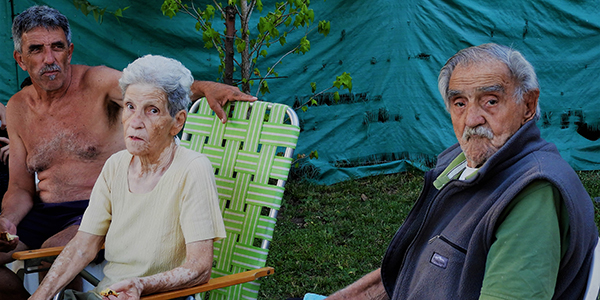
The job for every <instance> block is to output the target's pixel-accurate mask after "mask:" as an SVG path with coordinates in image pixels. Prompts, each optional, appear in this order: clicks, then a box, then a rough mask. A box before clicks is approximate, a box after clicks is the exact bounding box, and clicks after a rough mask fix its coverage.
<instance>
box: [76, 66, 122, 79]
mask: <svg viewBox="0 0 600 300" xmlns="http://www.w3.org/2000/svg"><path fill="white" fill-rule="evenodd" d="M71 67H72V68H73V75H75V76H79V77H82V78H84V79H93V80H97V79H99V78H98V77H96V76H106V75H109V76H113V77H114V76H120V75H121V71H118V70H115V69H113V68H110V67H107V66H88V65H71Z"/></svg>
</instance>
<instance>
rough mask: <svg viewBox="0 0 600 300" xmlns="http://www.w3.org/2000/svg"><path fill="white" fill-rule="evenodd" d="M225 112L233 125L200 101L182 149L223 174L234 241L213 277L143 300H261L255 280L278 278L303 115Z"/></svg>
mask: <svg viewBox="0 0 600 300" xmlns="http://www.w3.org/2000/svg"><path fill="white" fill-rule="evenodd" d="M225 111H226V112H227V113H228V119H229V121H228V122H227V123H226V124H222V123H221V121H220V120H219V118H217V117H216V115H214V113H213V112H212V110H211V109H210V107H209V105H208V103H207V102H206V101H205V100H203V99H201V100H198V101H196V102H195V103H194V105H193V106H192V108H191V109H190V113H189V114H188V118H187V120H186V124H185V127H184V130H183V132H184V133H183V136H182V139H181V145H182V146H185V147H188V148H190V149H192V150H196V151H199V152H201V153H204V154H205V155H206V156H207V157H208V158H209V159H210V161H211V163H212V165H213V168H214V170H215V178H216V182H217V189H218V193H219V202H220V208H221V212H222V214H223V220H224V222H225V229H226V231H227V238H225V239H223V240H220V241H218V242H216V243H215V244H214V264H213V269H212V279H211V280H210V281H209V282H208V283H206V284H203V285H200V286H197V287H192V288H188V289H184V290H179V291H172V292H166V293H162V294H156V295H149V296H146V297H142V299H171V298H175V297H181V296H186V295H193V294H196V293H201V292H205V291H210V292H209V293H208V295H207V296H208V297H210V299H256V298H257V296H258V289H259V286H260V284H259V283H257V282H254V280H255V279H257V278H259V277H263V276H266V275H270V274H272V273H273V272H274V270H273V268H271V267H265V265H266V260H267V255H268V252H269V250H268V248H269V243H270V241H271V240H272V237H273V230H274V227H275V223H276V221H277V219H276V217H277V211H278V209H279V208H280V206H281V200H282V198H283V192H284V185H285V180H286V179H287V176H288V173H289V169H290V167H291V163H292V161H293V159H292V155H293V152H294V149H295V147H296V143H297V141H298V135H299V133H300V129H299V127H298V117H297V116H296V113H295V112H294V111H293V110H292V109H291V108H290V107H288V106H286V105H283V104H275V103H267V102H262V101H255V102H252V103H250V102H235V103H233V104H231V105H228V106H227V107H226V108H225ZM54 251H56V249H54ZM44 252H45V249H39V250H34V251H24V252H18V253H15V255H13V258H15V259H20V258H21V257H27V258H32V257H36V258H37V257H42V256H47V255H45V254H44Z"/></svg>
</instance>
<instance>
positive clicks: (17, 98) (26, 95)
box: [6, 85, 37, 113]
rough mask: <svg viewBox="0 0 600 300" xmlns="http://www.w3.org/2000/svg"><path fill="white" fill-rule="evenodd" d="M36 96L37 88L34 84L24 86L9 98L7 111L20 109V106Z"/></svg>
mask: <svg viewBox="0 0 600 300" xmlns="http://www.w3.org/2000/svg"><path fill="white" fill-rule="evenodd" d="M34 97H37V92H36V91H35V88H34V87H33V86H32V85H30V86H26V87H24V88H23V89H21V90H20V91H18V92H16V93H15V94H14V95H12V97H10V99H9V100H8V102H7V105H6V110H7V113H10V112H17V111H20V108H21V107H22V106H23V105H24V104H25V103H27V101H28V100H30V99H32V98H34Z"/></svg>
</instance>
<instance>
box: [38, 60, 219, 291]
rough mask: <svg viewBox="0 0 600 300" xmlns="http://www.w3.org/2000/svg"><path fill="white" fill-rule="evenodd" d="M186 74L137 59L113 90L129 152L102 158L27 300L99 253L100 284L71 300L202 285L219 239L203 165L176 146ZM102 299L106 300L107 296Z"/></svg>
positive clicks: (60, 283)
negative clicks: (75, 228)
mask: <svg viewBox="0 0 600 300" xmlns="http://www.w3.org/2000/svg"><path fill="white" fill-rule="evenodd" d="M192 81H193V79H192V75H191V73H190V71H189V70H188V69H186V68H185V67H184V66H183V65H182V64H181V63H179V62H178V61H175V60H173V59H169V58H165V57H161V56H150V55H149V56H144V57H142V58H139V59H137V60H136V61H134V62H133V63H131V64H130V65H129V66H127V68H125V70H123V75H122V77H121V79H120V81H119V84H120V86H121V89H122V91H123V96H124V100H123V103H124V108H123V117H122V123H123V128H124V130H123V131H124V133H125V145H126V147H127V150H123V151H120V152H117V153H115V154H114V155H113V156H112V157H110V158H109V159H108V160H107V162H106V164H105V165H104V168H103V170H102V173H101V174H100V177H99V178H98V180H97V182H96V184H95V186H94V189H93V191H92V195H91V198H90V204H89V207H88V209H87V210H86V212H85V214H84V217H83V221H82V223H81V226H80V228H79V232H78V233H77V235H76V236H75V238H73V240H72V241H71V242H70V243H69V244H68V245H67V246H66V247H65V249H64V251H63V252H62V253H61V255H60V256H59V257H58V258H57V260H56V261H55V263H54V265H53V266H52V268H51V269H50V272H49V274H48V275H47V276H46V277H45V279H44V281H43V282H42V284H41V285H40V287H39V288H38V289H37V291H36V292H35V293H34V294H33V296H32V297H31V298H30V299H49V298H51V297H52V296H53V295H54V294H55V293H57V291H59V289H61V288H62V287H64V286H65V285H66V284H67V283H68V282H70V281H71V280H72V279H73V278H74V277H75V276H76V274H77V273H79V271H81V270H82V269H83V268H84V267H85V266H86V265H87V264H88V263H89V262H90V261H92V260H93V259H94V257H95V256H96V253H97V252H98V250H100V248H101V247H102V245H103V244H105V257H106V260H107V261H108V264H107V265H106V266H105V268H104V274H105V278H104V279H103V280H102V281H101V282H100V284H99V285H98V287H97V288H96V289H95V290H94V291H92V292H88V293H78V292H73V291H67V293H66V294H67V295H68V297H70V299H100V296H98V292H99V291H102V290H104V289H105V288H107V287H108V288H110V289H111V290H113V291H115V292H116V293H117V294H118V295H119V296H118V298H115V297H114V296H110V298H109V299H139V297H140V295H143V294H150V293H155V292H160V291H167V290H173V289H178V288H183V287H188V286H193V285H197V284H200V283H204V282H206V281H207V280H208V279H209V278H210V270H211V266H212V256H213V241H215V240H218V239H220V238H224V237H225V228H224V225H223V220H222V218H221V213H220V211H219V206H218V199H217V189H216V185H215V181H214V176H213V170H212V167H211V164H210V162H209V160H208V159H207V158H206V157H205V156H204V155H202V154H199V153H197V152H194V151H191V150H188V149H185V148H183V147H179V146H178V144H177V141H176V140H177V137H176V135H177V134H178V133H179V132H180V131H181V129H182V128H183V124H184V122H185V119H186V116H187V112H186V108H187V106H188V105H189V102H190V99H189V89H190V85H191V83H192ZM105 298H107V297H105Z"/></svg>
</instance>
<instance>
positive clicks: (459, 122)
mask: <svg viewBox="0 0 600 300" xmlns="http://www.w3.org/2000/svg"><path fill="white" fill-rule="evenodd" d="M438 86H439V90H440V93H441V94H442V97H443V98H444V101H445V103H446V107H447V109H448V111H449V112H450V116H451V119H452V125H453V127H454V133H455V134H456V138H457V139H458V144H456V145H454V146H452V147H450V148H448V149H447V150H445V151H444V152H442V153H441V154H440V155H439V157H438V162H437V166H436V167H435V169H433V170H431V171H429V172H427V173H426V175H425V187H424V190H423V192H422V194H421V196H420V198H419V199H418V201H417V202H416V203H415V206H414V207H413V209H412V211H411V212H410V214H409V216H408V217H407V219H406V221H405V222H404V224H403V225H402V226H401V227H400V229H399V230H398V232H397V233H396V235H395V237H394V238H393V240H392V242H391V243H390V246H389V248H388V250H387V252H386V254H385V257H384V259H383V262H382V265H381V268H380V269H378V270H376V271H374V272H371V273H369V274H367V275H365V276H364V277H363V278H361V279H359V280H358V281H357V282H355V283H353V284H351V285H350V286H348V287H346V288H344V289H342V290H340V291H338V292H337V293H335V294H333V295H331V296H330V297H328V298H327V299H332V300H333V299H580V298H581V297H582V295H583V293H584V291H585V288H586V284H587V277H588V272H589V269H590V262H591V258H592V252H593V249H594V247H595V246H596V241H597V239H598V232H597V229H596V226H595V224H594V220H593V219H594V218H593V214H594V208H593V206H592V203H591V200H590V197H589V196H588V194H587V193H586V191H585V189H584V188H583V186H582V184H581V182H580V181H579V178H578V177H577V174H576V173H575V172H574V171H573V170H572V169H571V168H570V167H569V165H568V164H567V163H566V162H565V161H564V160H563V159H562V158H561V157H560V155H559V153H558V151H557V149H556V147H555V146H554V145H552V144H550V143H548V142H546V141H544V140H543V139H542V138H540V132H539V129H538V128H537V126H536V123H535V121H536V120H537V118H538V117H539V108H538V96H539V88H538V82H537V77H536V75H535V72H534V70H533V67H532V66H531V64H530V63H529V62H527V61H526V60H525V58H524V57H523V56H522V55H521V54H520V53H519V52H517V51H515V50H513V49H510V48H508V47H505V46H500V45H496V44H485V45H481V46H477V47H471V48H467V49H464V50H461V51H460V52H458V53H457V54H456V55H454V56H453V57H452V58H450V59H449V60H448V62H447V63H446V65H445V66H444V67H443V68H442V70H441V72H440V76H439V79H438Z"/></svg>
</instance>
